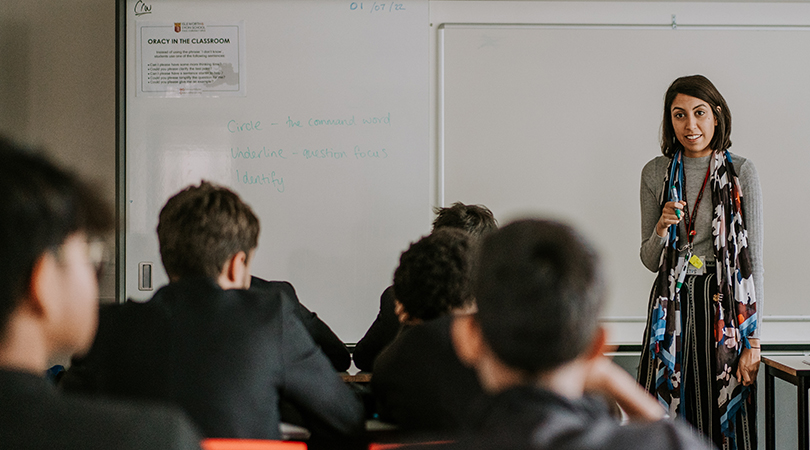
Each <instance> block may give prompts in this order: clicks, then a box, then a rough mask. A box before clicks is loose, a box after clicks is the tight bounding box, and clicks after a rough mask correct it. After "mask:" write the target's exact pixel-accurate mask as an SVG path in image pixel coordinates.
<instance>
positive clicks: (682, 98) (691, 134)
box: [670, 94, 717, 158]
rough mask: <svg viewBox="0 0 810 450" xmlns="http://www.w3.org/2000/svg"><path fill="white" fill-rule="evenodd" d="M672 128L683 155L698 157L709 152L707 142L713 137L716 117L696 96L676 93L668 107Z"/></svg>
mask: <svg viewBox="0 0 810 450" xmlns="http://www.w3.org/2000/svg"><path fill="white" fill-rule="evenodd" d="M670 114H671V118H672V128H673V129H674V130H675V136H676V137H677V138H678V141H679V142H680V143H681V145H683V149H684V155H685V156H686V157H689V158H699V157H701V156H707V155H709V154H711V152H712V149H711V148H710V147H709V143H710V142H711V141H712V138H713V137H714V127H715V126H717V119H716V118H715V117H714V113H713V112H712V109H711V107H710V106H709V103H708V102H706V101H703V100H701V99H699V98H696V97H691V96H689V95H684V94H678V95H677V96H675V99H674V100H673V101H672V106H671V107H670Z"/></svg>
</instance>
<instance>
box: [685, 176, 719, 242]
mask: <svg viewBox="0 0 810 450" xmlns="http://www.w3.org/2000/svg"><path fill="white" fill-rule="evenodd" d="M711 170H712V164H711V161H709V167H707V168H706V176H705V177H704V178H703V186H701V187H700V192H698V196H697V199H696V200H695V209H694V210H693V211H692V214H691V215H690V214H689V204H688V203H687V201H686V176H685V174H684V183H683V187H682V189H683V202H684V212H685V213H686V217H685V219H686V239H687V240H688V241H689V243H690V244H691V243H692V241H694V240H695V235H696V234H697V231H696V230H695V218H697V211H698V207H699V206H700V200H701V199H702V198H703V191H704V190H705V189H706V182H708V181H709V173H711Z"/></svg>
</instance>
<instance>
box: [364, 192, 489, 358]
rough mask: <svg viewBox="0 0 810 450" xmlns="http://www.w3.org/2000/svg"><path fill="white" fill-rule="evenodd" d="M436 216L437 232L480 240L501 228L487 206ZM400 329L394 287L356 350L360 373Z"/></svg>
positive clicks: (454, 208) (461, 206)
mask: <svg viewBox="0 0 810 450" xmlns="http://www.w3.org/2000/svg"><path fill="white" fill-rule="evenodd" d="M435 213H436V218H435V219H434V220H433V231H436V230H438V229H440V228H458V229H461V230H464V231H466V232H468V233H470V235H472V236H473V237H476V238H477V237H480V236H482V235H484V234H486V233H488V232H490V231H493V230H495V229H497V228H498V222H497V221H496V220H495V217H494V216H493V215H492V211H490V210H489V209H488V208H487V207H486V206H483V205H465V204H463V203H461V202H456V203H453V205H452V206H450V207H447V208H436V209H435ZM399 327H400V323H399V319H398V318H397V315H396V313H395V312H394V287H393V286H389V287H388V288H387V289H386V290H385V291H383V293H382V295H381V296H380V311H379V313H377V318H376V319H374V323H372V324H371V327H370V328H369V329H368V331H366V334H365V335H364V336H363V338H362V339H360V341H359V342H358V343H357V345H356V346H355V348H354V353H353V354H352V357H353V359H354V365H355V366H356V367H357V368H358V369H360V370H365V371H371V370H372V369H373V367H374V360H375V359H377V355H379V354H380V352H381V351H382V350H383V349H384V348H385V346H387V345H388V344H390V343H391V341H393V340H394V337H396V335H397V332H398V331H399Z"/></svg>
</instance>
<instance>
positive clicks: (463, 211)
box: [433, 202, 498, 238]
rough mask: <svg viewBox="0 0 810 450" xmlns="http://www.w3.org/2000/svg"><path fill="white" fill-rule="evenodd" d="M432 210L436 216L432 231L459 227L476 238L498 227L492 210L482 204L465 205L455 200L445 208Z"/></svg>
mask: <svg viewBox="0 0 810 450" xmlns="http://www.w3.org/2000/svg"><path fill="white" fill-rule="evenodd" d="M434 212H435V213H436V218H435V219H434V220H433V231H436V230H439V229H442V228H459V229H462V230H464V231H466V232H468V233H470V235H471V236H473V237H474V238H478V237H480V236H483V235H484V234H486V233H489V232H490V231H494V230H496V229H497V228H498V222H496V221H495V217H494V216H493V215H492V211H490V210H489V208H487V207H486V206H484V205H465V204H463V203H461V202H456V203H453V205H452V206H449V207H447V208H435V209H434Z"/></svg>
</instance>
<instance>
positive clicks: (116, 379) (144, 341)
mask: <svg viewBox="0 0 810 450" xmlns="http://www.w3.org/2000/svg"><path fill="white" fill-rule="evenodd" d="M157 231H158V240H159V243H160V255H161V259H162V261H163V266H164V267H165V268H166V273H168V275H169V279H170V283H169V284H168V285H167V286H165V287H163V288H161V289H160V290H159V291H157V293H155V295H154V297H152V299H151V300H150V301H149V302H147V303H133V302H130V303H126V304H124V305H114V306H112V307H110V308H106V309H103V310H102V314H101V318H100V324H99V331H98V335H97V336H96V340H95V342H94V344H93V347H92V349H91V351H90V353H89V354H88V355H87V357H86V358H85V360H84V363H83V368H82V369H83V370H82V372H78V371H75V370H71V371H69V372H68V374H67V375H66V376H65V379H64V382H65V383H66V384H67V385H70V384H74V385H75V384H76V382H77V379H78V381H79V382H80V384H79V386H81V385H83V387H84V388H85V389H90V390H91V391H96V392H99V393H103V394H108V395H114V396H118V397H130V398H152V399H161V400H166V401H170V402H172V403H174V404H177V405H179V406H181V407H182V408H183V409H184V410H185V411H186V412H187V413H188V414H189V416H191V418H192V419H194V421H195V422H197V424H198V425H199V426H200V428H201V429H202V431H203V433H204V434H205V436H206V437H231V438H253V439H278V438H280V437H281V436H280V432H279V400H285V401H288V402H289V403H291V404H293V405H294V406H295V407H297V408H298V410H299V411H300V412H301V414H302V415H303V416H304V419H305V420H306V424H305V425H306V426H307V428H308V429H309V430H310V431H311V432H312V438H313V440H320V439H325V440H329V441H333V440H339V439H341V438H344V437H347V436H353V435H357V434H359V433H361V432H362V431H363V429H364V421H363V410H362V406H361V404H360V401H359V399H358V398H357V397H356V396H355V395H354V394H353V393H352V391H351V390H350V389H349V388H348V387H347V386H346V385H345V384H344V383H343V381H342V380H341V379H340V377H339V376H338V375H337V374H336V373H335V371H334V369H333V368H332V366H331V364H330V363H329V361H328V360H327V358H326V357H325V356H324V354H323V353H322V352H321V351H320V350H319V349H318V347H317V346H316V345H315V343H314V342H313V341H312V339H311V338H310V336H309V335H308V334H307V332H306V330H305V329H304V326H303V325H302V324H301V322H300V320H299V319H298V317H296V313H295V308H296V305H295V304H294V302H293V301H292V300H291V299H290V298H289V297H287V295H286V294H285V293H284V291H283V290H280V289H277V290H274V291H267V292H261V293H260V292H253V291H248V290H247V289H248V287H249V286H250V280H251V277H250V264H251V261H252V258H253V254H254V251H255V249H256V246H257V245H258V237H259V221H258V219H257V218H256V216H255V215H254V213H253V211H252V210H251V208H250V207H249V206H248V205H246V204H245V203H243V202H242V200H241V199H240V198H239V197H238V196H237V195H236V194H235V193H233V192H232V191H230V190H229V189H227V188H224V187H219V186H215V185H212V184H210V183H207V182H202V183H201V184H200V185H199V186H189V187H188V188H186V189H185V190H183V191H181V192H180V193H178V194H177V195H175V196H174V197H172V198H170V199H169V201H168V202H167V203H166V205H165V206H164V207H163V209H162V210H161V212H160V220H159V223H158V228H157Z"/></svg>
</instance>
